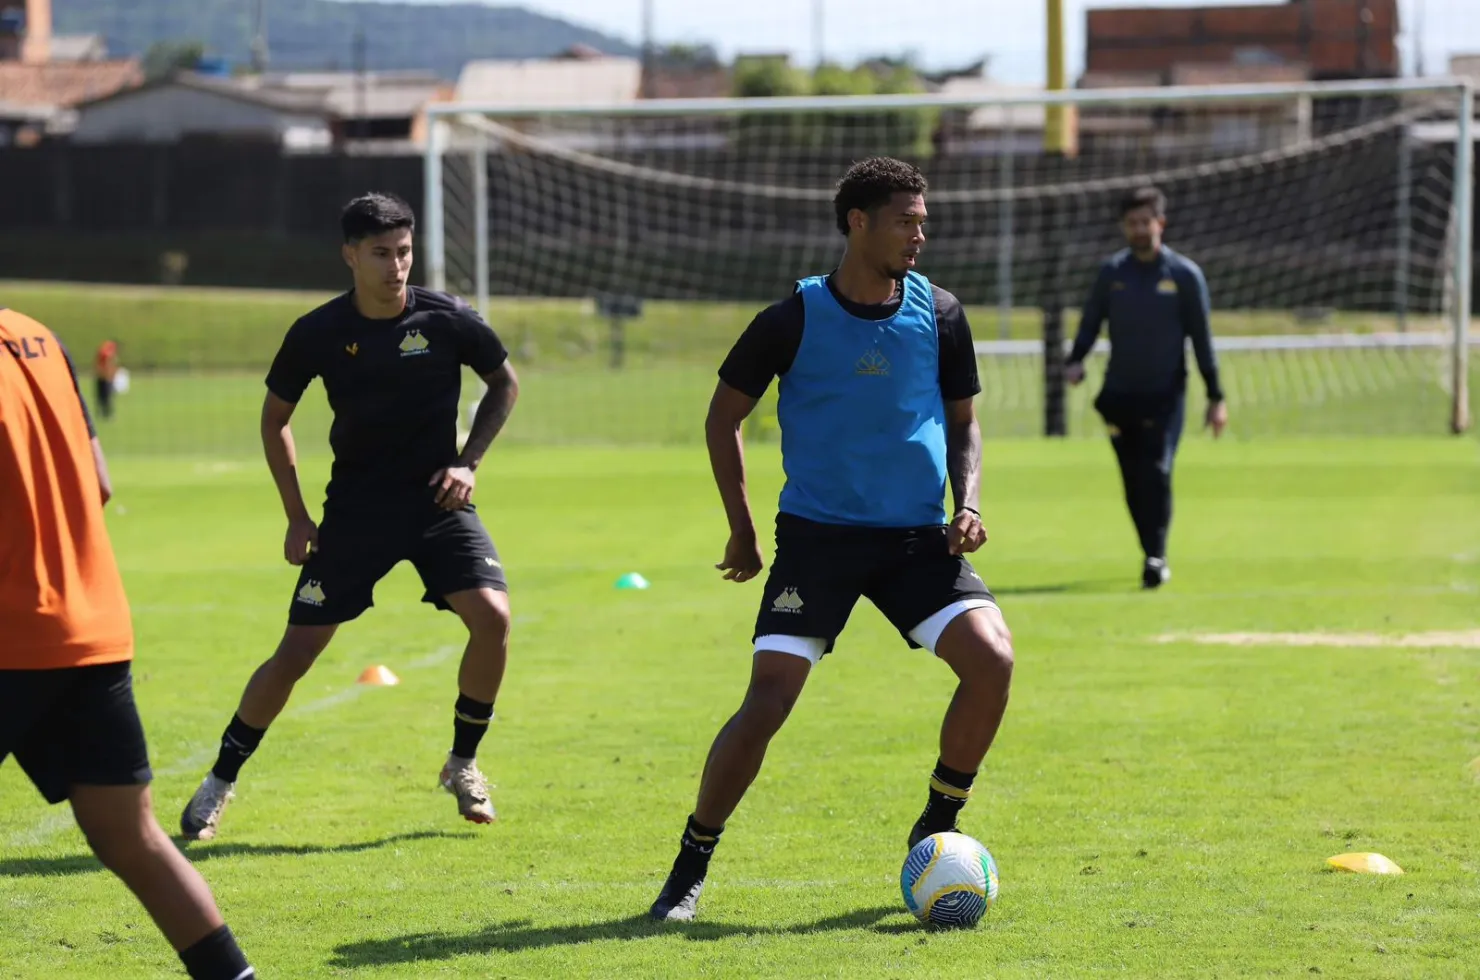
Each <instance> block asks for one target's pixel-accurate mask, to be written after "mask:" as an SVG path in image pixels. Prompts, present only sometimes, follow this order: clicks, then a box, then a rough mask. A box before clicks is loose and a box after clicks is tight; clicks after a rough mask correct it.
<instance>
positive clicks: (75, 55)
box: [49, 34, 108, 61]
mask: <svg viewBox="0 0 1480 980" xmlns="http://www.w3.org/2000/svg"><path fill="white" fill-rule="evenodd" d="M50 49H51V50H50V52H49V54H50V57H51V60H52V61H102V60H103V59H105V58H107V57H108V41H107V39H106V38H105V37H103V35H101V34H54V35H52V38H51V44H50Z"/></svg>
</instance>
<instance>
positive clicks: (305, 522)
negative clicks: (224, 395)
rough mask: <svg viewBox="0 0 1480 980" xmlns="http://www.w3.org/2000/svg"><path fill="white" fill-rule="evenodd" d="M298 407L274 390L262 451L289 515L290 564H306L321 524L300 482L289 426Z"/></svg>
mask: <svg viewBox="0 0 1480 980" xmlns="http://www.w3.org/2000/svg"><path fill="white" fill-rule="evenodd" d="M297 407H298V406H297V405H295V404H294V403H293V402H290V401H287V400H285V399H283V398H281V397H279V396H278V395H275V394H273V393H272V392H271V391H269V392H268V393H267V397H266V398H265V399H264V400H263V402H262V450H263V452H264V454H265V455H266V456H267V468H268V470H270V471H271V472H272V482H273V483H274V484H276V485H277V491H278V497H279V498H280V499H281V500H282V502H283V512H284V513H285V514H287V516H288V534H287V537H286V538H285V539H284V541H283V557H284V558H286V559H287V561H288V564H290V565H302V564H303V563H304V562H305V561H307V560H308V556H309V554H310V553H311V552H312V551H313V549H315V548H317V547H318V543H319V528H318V525H317V524H315V523H314V521H313V518H312V517H309V516H308V505H307V504H306V503H304V501H303V488H302V487H301V486H300V485H299V483H298V449H297V447H296V446H295V445H294V444H293V429H292V427H291V426H290V425H289V422H290V420H291V419H292V418H293V410H294V409H295V408H297Z"/></svg>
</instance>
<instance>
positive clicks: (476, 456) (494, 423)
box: [429, 361, 519, 510]
mask: <svg viewBox="0 0 1480 980" xmlns="http://www.w3.org/2000/svg"><path fill="white" fill-rule="evenodd" d="M482 378H483V383H484V384H486V385H487V386H488V393H487V394H486V395H484V396H483V400H482V401H481V402H479V403H478V411H477V412H476V413H474V415H473V428H472V431H471V432H469V433H468V441H467V443H466V444H465V445H464V446H463V451H462V452H461V453H460V454H459V455H458V457H457V460H456V461H455V462H453V464H452V465H451V466H449V467H447V468H446V469H441V470H438V471H437V472H436V473H433V474H432V479H431V482H430V484H429V485H430V486H434V487H437V488H438V489H437V505H438V506H439V507H442V508H443V509H445V510H462V509H463V508H464V507H466V506H467V504H468V501H470V500H472V499H473V486H474V484H475V482H476V481H475V479H474V476H473V473H474V471H475V470H477V469H478V466H479V465H480V464H481V463H482V462H483V457H484V456H485V455H486V454H487V453H488V447H489V446H491V445H493V440H494V439H496V438H498V434H499V433H500V432H501V431H503V428H504V423H506V422H508V421H509V416H510V415H511V414H512V413H513V411H514V403H515V402H516V401H518V400H519V376H518V375H517V374H515V373H514V366H513V365H512V364H510V363H509V362H508V361H505V362H504V363H503V364H501V365H499V366H498V367H497V368H496V369H494V370H493V371H490V372H489V373H488V374H485V375H483V376H482Z"/></svg>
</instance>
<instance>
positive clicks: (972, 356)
mask: <svg viewBox="0 0 1480 980" xmlns="http://www.w3.org/2000/svg"><path fill="white" fill-rule="evenodd" d="M827 288H828V289H830V290H831V291H832V294H833V297H834V298H836V299H837V301H838V302H839V303H840V304H841V305H842V307H843V309H844V310H846V311H848V313H849V314H850V315H852V316H856V317H858V318H859V319H862V320H886V319H888V318H889V317H891V316H893V315H894V314H895V313H897V312H898V311H899V304H900V301H901V300H902V299H903V297H904V291H903V290H902V289H898V288H896V289H895V291H894V297H893V298H892V299H890V300H889V302H887V303H881V304H879V305H877V306H868V305H861V304H859V303H854V302H853V301H851V300H849V299H846V298H844V297H843V296H842V295H841V294H839V293H838V290H837V287H836V286H834V285H833V281H832V277H831V276H829V277H828V280H827ZM930 289H931V292H932V293H933V294H934V299H935V332H936V335H937V336H938V338H939V340H940V344H939V346H940V355H939V357H940V392H941V396H942V398H943V399H944V400H945V401H948V402H953V401H960V400H961V399H964V398H972V397H974V396H976V395H977V394H978V393H979V392H980V391H981V390H982V386H981V381H980V380H979V379H978V377H977V373H976V347H975V345H974V344H973V343H972V339H971V325H970V324H969V323H967V322H966V311H965V310H964V309H963V308H962V306H961V301H960V300H958V299H957V298H956V297H955V296H952V295H951V294H950V293H948V292H946V291H945V290H944V289H941V288H940V287H939V286H936V285H932V286H931V287H930ZM805 326H806V307H805V305H804V304H803V301H802V294H801V293H800V292H795V291H794V292H793V293H792V294H791V295H790V296H788V297H787V298H786V299H784V300H781V301H780V302H779V303H773V304H772V305H770V306H768V307H767V308H766V309H764V310H762V311H761V312H760V313H758V314H757V315H756V318H755V319H754V320H752V321H750V326H748V327H746V328H745V332H744V333H742V334H741V335H740V339H739V340H737V341H736V342H735V346H734V347H733V348H731V350H730V354H729V356H728V357H726V358H725V362H724V364H722V365H720V369H719V377H720V380H721V381H723V382H724V383H725V384H727V385H729V386H730V387H731V388H734V389H736V390H737V391H741V392H744V393H745V394H747V395H749V396H750V397H751V398H759V397H761V396H762V395H764V394H765V393H766V389H767V388H769V387H770V386H771V380H772V379H773V378H777V377H779V376H781V375H783V374H785V373H786V372H787V371H790V370H791V365H792V362H793V361H794V360H796V356H797V351H798V350H799V349H800V348H801V346H802V330H803V328H804V327H805Z"/></svg>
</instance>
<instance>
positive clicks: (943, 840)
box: [899, 833, 997, 928]
mask: <svg viewBox="0 0 1480 980" xmlns="http://www.w3.org/2000/svg"><path fill="white" fill-rule="evenodd" d="M899 887H900V891H902V892H903V893H904V904H905V905H906V906H908V907H909V910H910V911H911V912H913V913H914V915H915V918H917V919H919V920H920V921H921V922H924V923H926V924H927V925H932V926H955V927H964V928H969V927H971V926H974V925H976V924H977V923H978V922H980V921H981V920H982V916H984V915H986V914H987V909H989V908H991V907H992V903H993V902H995V901H997V862H996V860H995V859H993V857H992V852H991V851H988V850H987V849H986V848H985V847H984V846H982V843H981V841H978V840H976V839H975V838H972V837H968V836H966V835H965V834H954V833H946V834H931V835H930V836H929V837H926V838H925V839H924V840H922V841H920V843H918V844H916V845H915V846H914V847H913V848H911V849H910V853H909V856H908V857H906V858H905V859H904V870H903V871H901V872H900V873H899Z"/></svg>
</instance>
